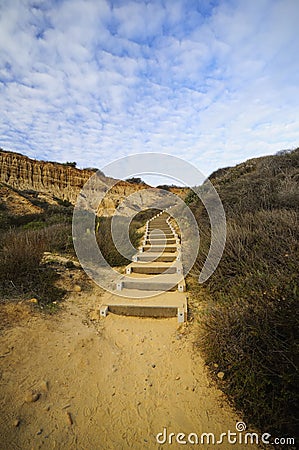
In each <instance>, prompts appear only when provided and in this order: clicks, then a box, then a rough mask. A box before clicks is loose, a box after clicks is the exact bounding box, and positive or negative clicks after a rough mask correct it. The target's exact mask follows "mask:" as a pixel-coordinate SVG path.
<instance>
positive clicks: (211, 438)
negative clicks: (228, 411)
mask: <svg viewBox="0 0 299 450" xmlns="http://www.w3.org/2000/svg"><path fill="white" fill-rule="evenodd" d="M246 428H247V427H246V424H245V423H244V422H237V423H236V429H235V431H231V430H227V431H226V432H224V433H220V434H218V435H216V434H215V433H211V432H209V433H201V434H197V433H189V434H186V433H182V432H179V433H173V432H170V433H168V431H167V428H166V427H164V428H163V431H161V432H160V433H158V434H157V435H156V442H157V443H158V444H161V445H163V444H181V445H186V444H191V445H221V444H225V445H227V444H229V445H235V444H239V445H259V444H264V445H289V446H290V445H291V446H295V438H292V437H272V436H271V434H270V433H263V434H261V435H259V434H258V433H255V432H248V431H246Z"/></svg>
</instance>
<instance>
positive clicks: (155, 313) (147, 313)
mask: <svg viewBox="0 0 299 450" xmlns="http://www.w3.org/2000/svg"><path fill="white" fill-rule="evenodd" d="M109 312H111V313H113V314H118V315H122V316H139V317H176V316H177V314H178V308H176V307H167V306H166V307H162V306H160V307H159V306H156V307H154V306H135V305H128V306H124V305H109Z"/></svg>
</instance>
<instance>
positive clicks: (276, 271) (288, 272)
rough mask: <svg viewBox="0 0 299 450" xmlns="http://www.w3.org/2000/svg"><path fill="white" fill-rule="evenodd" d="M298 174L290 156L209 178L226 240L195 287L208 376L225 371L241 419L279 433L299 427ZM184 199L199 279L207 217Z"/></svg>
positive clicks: (296, 154) (298, 155)
mask: <svg viewBox="0 0 299 450" xmlns="http://www.w3.org/2000/svg"><path fill="white" fill-rule="evenodd" d="M298 167H299V149H296V150H294V151H288V152H281V153H279V154H277V155H275V156H272V157H264V158H259V159H254V160H250V161H247V162H246V163H244V164H240V165H238V166H236V167H235V168H226V169H222V170H219V171H217V172H215V173H214V174H212V175H211V177H210V180H211V181H212V182H213V184H214V186H215V188H216V189H217V191H218V194H219V195H220V197H221V200H222V202H223V205H224V208H225V211H226V215H227V241H226V247H225V250H224V254H223V257H222V260H221V262H220V264H219V266H218V268H217V270H216V271H215V273H214V274H213V276H212V277H211V278H210V279H209V280H208V282H207V283H206V284H205V285H204V287H203V288H201V290H202V289H204V293H205V296H204V297H205V298H208V299H209V301H208V302H206V305H205V306H206V308H205V310H204V311H203V314H202V316H201V318H200V322H201V327H200V328H201V330H202V331H201V333H200V336H199V339H198V345H199V346H200V347H201V348H202V350H203V352H204V355H205V357H206V361H207V363H208V364H209V365H210V367H211V368H212V370H213V371H215V372H218V371H221V372H223V373H224V374H225V377H224V379H223V381H221V387H222V389H223V390H224V391H225V392H226V393H227V394H228V395H229V396H230V398H231V399H233V400H234V402H235V405H236V406H237V408H239V409H242V410H243V411H244V413H245V416H246V417H247V421H248V422H251V423H253V424H254V425H256V426H258V427H260V428H261V429H262V430H264V431H267V432H270V433H272V434H273V435H276V436H279V435H280V436H285V435H290V436H295V435H296V434H295V433H296V430H297V429H298V421H297V419H296V417H297V409H298V397H299V394H298V390H297V386H298V381H299V380H298V365H297V363H298V325H299V324H298V306H297V304H298V293H299V289H298V279H299V269H298V250H299V245H298V242H299V226H298V211H299V202H298V180H299V172H298ZM204 190H205V186H204V185H203V187H202V191H203V192H204ZM186 202H187V203H188V204H189V205H190V206H191V209H192V210H193V212H194V214H195V216H196V218H197V221H198V223H199V228H200V236H201V247H200V254H199V257H198V261H197V263H196V266H195V268H194V271H193V275H194V276H197V275H198V273H199V271H200V269H201V267H202V265H203V263H204V261H205V258H206V255H207V252H208V249H209V245H210V230H209V219H208V217H207V214H206V212H205V209H204V207H203V205H202V204H201V203H200V202H199V200H198V198H197V197H196V195H195V194H194V193H193V191H190V192H189V194H188V196H187V199H186ZM198 290H199V287H197V291H196V289H195V291H194V295H195V296H199V292H198ZM201 294H202V291H201ZM201 297H202V295H201Z"/></svg>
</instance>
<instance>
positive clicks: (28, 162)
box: [0, 149, 147, 216]
mask: <svg viewBox="0 0 299 450" xmlns="http://www.w3.org/2000/svg"><path fill="white" fill-rule="evenodd" d="M93 175H94V176H95V172H94V171H92V170H88V169H86V170H81V169H77V168H75V167H71V166H68V165H65V164H59V163H53V162H44V161H38V160H34V159H31V158H28V157H27V156H23V155H21V154H19V153H13V152H7V151H4V150H1V149H0V183H3V184H5V185H6V186H8V187H12V188H13V189H16V190H17V191H18V192H20V193H22V192H26V191H27V192H28V191H35V192H36V193H37V195H38V197H39V198H40V199H43V200H46V201H47V202H49V203H55V202H56V200H55V199H57V198H58V199H61V200H67V201H69V202H70V203H72V204H73V205H75V203H76V201H77V198H78V195H79V193H80V192H81V189H82V187H83V186H84V184H85V183H86V182H87V180H89V179H90V177H91V176H93ZM115 183H116V180H113V179H111V178H108V177H105V176H104V175H101V174H99V175H97V176H96V188H97V189H98V190H99V191H100V192H102V193H103V196H104V198H103V200H102V202H101V203H100V205H99V207H98V214H99V215H105V216H110V215H113V214H114V212H115V209H116V208H117V207H118V205H119V204H121V202H122V201H123V199H124V198H126V197H128V196H129V195H131V194H132V193H134V192H136V191H139V190H141V189H144V187H147V186H146V185H139V184H135V183H129V182H126V181H117V183H116V184H115ZM2 198H3V199H4V196H2ZM87 207H88V204H87Z"/></svg>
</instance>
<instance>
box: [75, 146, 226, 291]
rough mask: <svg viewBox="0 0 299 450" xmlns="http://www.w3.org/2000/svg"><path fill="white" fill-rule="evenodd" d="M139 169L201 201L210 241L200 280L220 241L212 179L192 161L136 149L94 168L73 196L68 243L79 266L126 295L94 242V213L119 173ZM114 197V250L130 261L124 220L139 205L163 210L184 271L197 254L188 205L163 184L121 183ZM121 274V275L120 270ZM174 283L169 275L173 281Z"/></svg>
mask: <svg viewBox="0 0 299 450" xmlns="http://www.w3.org/2000/svg"><path fill="white" fill-rule="evenodd" d="M103 172H104V173H105V174H106V175H109V178H108V180H107V178H106V179H105V180H104V179H103V176H102V175H103ZM142 175H158V176H164V177H166V178H168V179H171V180H173V181H174V183H177V184H179V185H182V186H186V187H191V189H192V191H193V194H194V196H195V198H196V197H198V199H199V200H200V201H201V202H202V204H203V205H204V207H205V209H206V211H207V213H208V216H209V220H210V231H211V243H210V248H209V251H208V254H207V256H206V260H205V262H204V265H203V267H202V269H201V272H200V274H199V278H198V281H199V283H203V282H205V281H206V280H207V279H208V278H209V277H210V276H211V275H212V274H213V273H214V271H215V270H216V268H217V266H218V264H219V261H220V259H221V257H222V253H223V250H224V246H225V241H226V220H225V212H224V209H223V205H222V203H221V200H220V198H219V196H218V193H217V191H216V190H215V188H214V186H213V185H212V183H211V182H210V181H209V180H205V177H204V175H203V174H202V173H201V172H200V171H199V170H198V169H197V168H196V167H194V166H193V165H192V164H190V163H189V162H186V161H184V160H183V159H181V158H177V157H174V156H170V155H166V154H160V153H145V154H144V153H142V154H135V155H130V156H127V157H124V158H121V159H118V160H116V161H113V162H111V163H109V164H108V165H106V166H105V167H102V168H101V171H98V172H96V173H95V174H94V175H92V176H91V177H90V179H89V180H88V181H87V182H86V183H85V185H84V187H83V189H82V190H81V192H80V194H79V196H78V199H77V202H76V205H75V208H74V215H73V241H74V247H75V250H76V253H77V256H78V258H79V261H80V263H81V265H82V267H83V269H84V270H85V272H86V273H87V274H88V275H89V276H90V277H91V278H92V279H93V280H94V281H95V282H96V283H97V284H98V285H99V286H101V287H102V288H104V289H105V290H107V291H109V292H111V293H113V294H115V295H120V296H126V294H124V293H123V291H118V290H117V288H116V286H117V283H118V280H119V278H120V274H119V272H118V271H117V270H115V269H114V268H112V267H111V266H110V264H109V263H108V262H107V261H106V259H105V258H104V256H103V254H102V252H101V250H100V248H99V246H98V243H97V226H98V222H97V216H98V215H99V214H100V213H99V211H100V210H101V208H102V209H105V208H106V207H107V204H108V205H109V204H111V198H112V197H113V195H114V196H115V192H117V191H116V188H117V184H118V183H119V180H120V179H127V178H132V177H142ZM204 181H205V183H204V185H202V183H203V182H204ZM107 183H108V186H107ZM192 186H195V187H192ZM117 200H118V201H117V203H118V204H117V207H116V209H115V211H114V214H113V217H112V221H111V233H112V238H113V241H114V245H115V247H116V249H117V251H118V252H119V253H120V254H121V255H123V256H124V257H125V258H127V259H128V260H130V261H134V255H136V253H138V249H136V248H134V247H133V245H132V243H131V241H130V238H129V229H130V223H131V222H132V220H133V219H134V217H135V216H136V215H137V214H138V213H139V212H141V211H145V210H148V209H152V210H157V209H158V210H160V211H167V213H168V214H169V215H170V216H171V217H172V218H173V219H174V220H175V221H176V223H177V225H178V227H179V230H180V232H179V234H180V237H181V242H180V253H181V255H182V263H183V276H186V275H187V273H188V272H189V271H190V269H191V268H192V266H193V265H194V263H195V261H196V259H197V256H198V252H199V246H200V233H199V230H198V225H197V222H196V220H195V217H194V215H193V213H192V211H191V209H190V208H189V206H188V205H187V204H186V203H185V202H184V201H183V200H182V199H181V197H180V196H178V195H176V194H174V193H172V192H169V191H168V190H167V189H166V190H165V189H159V190H157V189H155V188H145V189H138V190H137V191H135V192H132V191H128V193H126V192H125V189H124V188H123V192H122V194H121V195H119V198H117ZM149 237H150V236H149ZM165 241H166V240H165ZM165 245H166V244H165V243H164V246H165ZM164 248H165V247H164ZM162 251H163V250H162ZM145 253H146V254H147V257H151V255H152V253H151V252H150V251H146V252H144V253H143V255H144V254H145ZM125 277H126V275H124V276H123V278H125ZM155 277H156V279H157V280H158V279H159V277H160V278H161V275H154V276H153V277H152V279H154V278H155ZM175 283H176V282H175V281H174V284H173V285H175ZM168 289H169V287H168ZM158 293H160V292H157V294H158ZM127 296H128V297H136V298H143V297H149V296H152V293H150V294H149V293H148V292H147V291H146V290H144V291H142V290H140V291H139V292H136V291H132V292H130V293H129V295H127Z"/></svg>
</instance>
